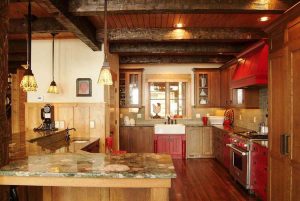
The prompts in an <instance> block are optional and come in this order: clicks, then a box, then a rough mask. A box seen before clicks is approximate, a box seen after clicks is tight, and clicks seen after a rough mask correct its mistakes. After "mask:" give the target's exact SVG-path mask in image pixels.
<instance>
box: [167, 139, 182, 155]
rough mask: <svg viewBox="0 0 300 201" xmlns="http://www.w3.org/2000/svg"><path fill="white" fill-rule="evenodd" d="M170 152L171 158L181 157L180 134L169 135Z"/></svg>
mask: <svg viewBox="0 0 300 201" xmlns="http://www.w3.org/2000/svg"><path fill="white" fill-rule="evenodd" d="M169 137H170V139H169V141H170V145H169V146H170V154H171V155H172V157H173V158H182V137H181V136H180V135H170V136H169Z"/></svg>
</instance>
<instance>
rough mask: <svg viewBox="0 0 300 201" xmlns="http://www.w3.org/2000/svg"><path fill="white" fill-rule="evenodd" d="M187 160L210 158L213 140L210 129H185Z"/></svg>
mask: <svg viewBox="0 0 300 201" xmlns="http://www.w3.org/2000/svg"><path fill="white" fill-rule="evenodd" d="M186 138H187V139H186V140H187V145H186V150H187V151H186V152H187V158H212V157H213V139H212V128H211V127H186Z"/></svg>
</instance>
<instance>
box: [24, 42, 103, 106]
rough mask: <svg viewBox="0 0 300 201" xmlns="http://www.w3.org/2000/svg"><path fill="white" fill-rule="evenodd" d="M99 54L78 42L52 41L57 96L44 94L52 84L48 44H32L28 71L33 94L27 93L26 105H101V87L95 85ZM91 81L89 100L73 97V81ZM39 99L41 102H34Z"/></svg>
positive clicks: (99, 64) (50, 43)
mask: <svg viewBox="0 0 300 201" xmlns="http://www.w3.org/2000/svg"><path fill="white" fill-rule="evenodd" d="M103 59H104V54H103V51H93V50H91V49H90V48H89V47H88V46H86V45H85V44H84V43H83V42H81V41H80V40H78V39H64V40H63V39H62V40H56V41H55V81H56V83H57V85H58V86H59V90H60V93H59V94H48V93H47V90H48V87H49V85H50V82H51V81H52V40H34V41H33V42H32V71H33V73H34V75H35V78H36V80H37V83H38V90H37V92H30V93H28V99H27V101H28V102H90V103H92V102H95V103H100V102H104V91H103V87H102V86H100V85H98V84H97V81H98V76H99V73H100V69H101V66H102V64H103ZM77 78H91V79H92V97H76V79H77ZM38 97H43V98H44V100H43V101H38Z"/></svg>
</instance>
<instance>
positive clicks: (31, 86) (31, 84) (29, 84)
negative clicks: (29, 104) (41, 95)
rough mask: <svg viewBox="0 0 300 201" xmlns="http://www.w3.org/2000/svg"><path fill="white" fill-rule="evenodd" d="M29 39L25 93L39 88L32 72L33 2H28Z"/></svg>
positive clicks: (23, 84) (24, 82) (23, 83)
mask: <svg viewBox="0 0 300 201" xmlns="http://www.w3.org/2000/svg"><path fill="white" fill-rule="evenodd" d="M27 18H28V25H27V26H28V38H27V46H28V50H27V63H28V69H27V70H26V71H25V74H24V77H23V79H22V81H21V84H20V87H21V88H23V90H24V91H25V92H29V91H36V89H37V88H38V86H37V83H36V80H35V78H34V75H33V73H32V70H31V20H32V19H31V18H32V15H31V1H30V0H29V2H28V17H27Z"/></svg>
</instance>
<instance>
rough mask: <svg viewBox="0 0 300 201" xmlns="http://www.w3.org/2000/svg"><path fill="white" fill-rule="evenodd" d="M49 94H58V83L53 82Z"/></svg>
mask: <svg viewBox="0 0 300 201" xmlns="http://www.w3.org/2000/svg"><path fill="white" fill-rule="evenodd" d="M47 92H48V93H51V94H58V88H57V86H56V83H55V81H52V82H51V84H50V86H49V88H48V91H47Z"/></svg>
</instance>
